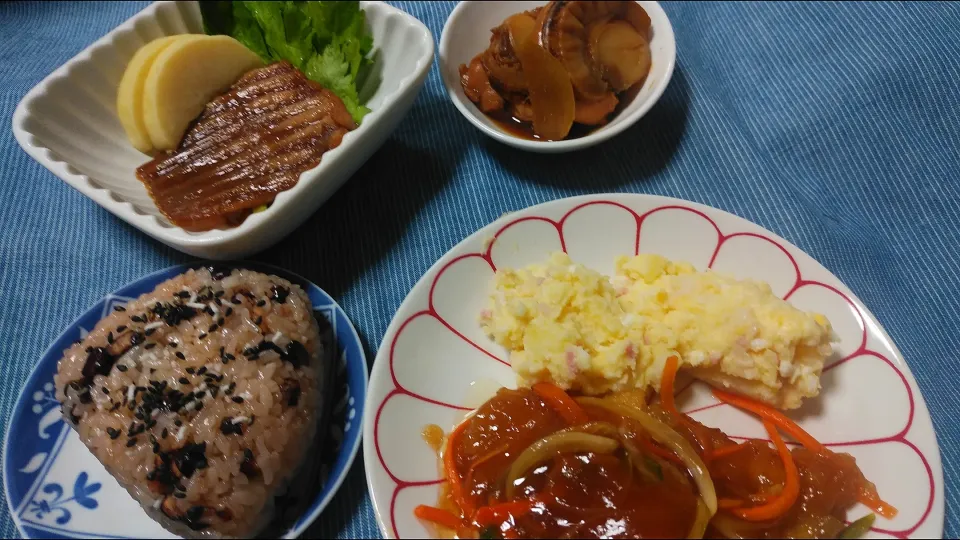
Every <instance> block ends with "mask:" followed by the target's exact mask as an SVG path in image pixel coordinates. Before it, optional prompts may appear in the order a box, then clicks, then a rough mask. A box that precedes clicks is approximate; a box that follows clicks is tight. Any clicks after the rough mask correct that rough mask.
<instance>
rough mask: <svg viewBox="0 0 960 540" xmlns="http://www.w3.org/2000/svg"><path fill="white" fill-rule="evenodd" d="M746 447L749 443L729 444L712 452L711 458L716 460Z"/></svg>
mask: <svg viewBox="0 0 960 540" xmlns="http://www.w3.org/2000/svg"><path fill="white" fill-rule="evenodd" d="M746 447H747V445H745V444H728V445H727V446H721V447H720V448H717V449H715V450H712V451H711V452H710V459H711V460H714V459H719V458H724V457H727V456H731V455H733V454H736V453H737V452H740V451H741V450H743V449H745V448H746Z"/></svg>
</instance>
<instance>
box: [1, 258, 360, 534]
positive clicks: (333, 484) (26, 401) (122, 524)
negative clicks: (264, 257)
mask: <svg viewBox="0 0 960 540" xmlns="http://www.w3.org/2000/svg"><path fill="white" fill-rule="evenodd" d="M200 266H208V265H206V264H202V263H196V264H183V265H179V266H173V267H170V268H167V269H165V270H161V271H159V272H154V273H153V274H150V275H147V276H144V277H142V278H140V279H138V280H136V281H133V282H131V283H128V284H127V285H125V286H123V287H122V288H120V289H119V290H117V291H115V292H114V293H113V294H108V295H107V296H105V297H103V298H102V299H101V300H100V301H99V302H97V303H96V304H94V305H93V306H92V307H91V308H90V309H88V310H87V311H86V312H85V313H84V314H83V315H81V316H80V317H79V318H78V319H77V320H76V321H74V322H73V324H71V325H70V326H68V327H67V328H66V329H65V330H64V331H63V333H62V334H60V337H58V338H57V339H56V340H55V341H54V342H53V343H52V344H51V345H50V347H49V348H48V349H47V350H46V351H45V352H44V353H43V356H42V357H41V358H40V362H39V363H38V364H37V366H36V367H35V368H34V369H33V373H31V374H30V377H29V378H28V379H27V382H26V384H24V387H23V390H22V391H21V393H20V397H19V398H17V403H16V406H15V408H14V411H13V414H12V415H11V418H10V424H9V425H8V426H7V437H6V440H4V444H3V487H4V490H5V493H6V496H7V504H8V505H9V507H10V514H11V515H12V516H13V520H14V522H15V523H16V524H17V527H18V528H19V529H20V533H21V534H22V535H23V536H24V537H25V538H176V536H173V535H172V534H171V533H170V532H168V531H167V530H166V529H164V528H163V527H161V526H160V524H158V523H157V522H156V521H154V520H152V519H150V517H149V516H147V514H146V512H144V511H143V509H141V508H140V505H139V504H137V502H136V501H135V500H134V499H133V497H131V496H130V495H129V494H128V493H127V492H126V490H124V489H123V488H122V487H120V484H119V483H117V481H116V480H114V478H113V477H112V476H110V474H109V473H108V472H107V471H106V469H104V467H103V465H101V464H100V462H99V461H98V460H97V458H96V457H95V456H94V455H93V453H91V452H90V451H89V450H88V449H87V448H86V446H84V444H83V443H82V442H81V441H80V438H79V437H78V436H77V432H76V431H74V430H72V429H70V427H69V426H68V425H67V424H66V423H65V422H64V421H63V415H62V414H61V413H60V404H59V403H58V402H57V400H56V398H55V397H54V388H53V375H54V373H56V371H57V363H58V362H59V361H60V358H61V357H62V356H63V351H64V349H66V348H67V347H69V346H70V345H71V344H72V343H73V342H74V341H76V340H78V339H82V338H83V337H85V336H86V335H87V332H88V331H89V330H90V329H92V328H93V327H94V325H96V324H97V322H98V321H99V320H100V319H102V318H103V317H105V316H106V315H107V314H109V313H110V312H111V311H112V310H113V308H114V307H115V306H118V305H123V304H125V303H127V302H129V301H130V300H132V299H134V298H137V297H138V296H140V295H141V294H144V293H146V292H149V291H152V290H153V289H154V288H156V286H157V285H159V284H160V283H161V282H163V281H166V280H168V279H170V278H172V277H174V276H176V275H178V274H181V273H183V272H185V271H186V270H187V269H188V268H198V267H200ZM216 266H218V267H220V268H225V267H231V266H237V267H244V268H249V269H251V270H257V271H260V272H265V273H268V274H274V275H276V276H280V277H282V278H284V279H286V280H288V281H290V282H292V283H296V284H297V285H299V286H300V287H301V288H302V289H303V290H304V291H305V292H306V293H307V296H309V297H310V301H311V302H312V303H313V310H314V314H315V316H317V317H324V318H325V319H327V321H328V322H329V323H330V324H331V325H332V326H333V333H334V336H335V339H336V344H337V351H336V353H337V354H336V355H335V358H336V360H337V362H338V363H337V365H336V366H335V367H333V366H332V367H331V370H330V371H329V372H328V373H330V374H332V375H333V376H334V377H333V380H332V381H331V385H330V386H329V388H331V389H332V391H333V395H332V396H330V397H329V398H327V399H328V401H327V402H326V405H325V406H328V407H332V410H331V411H330V412H331V414H330V415H329V424H327V427H328V429H329V431H328V433H327V436H325V437H324V438H323V441H322V443H321V444H320V445H319V448H316V449H315V451H314V459H318V460H320V463H319V467H312V468H305V469H304V472H305V473H309V472H310V471H315V472H316V477H314V478H307V480H306V482H307V484H306V491H305V493H307V495H308V496H309V497H310V498H311V500H310V501H309V502H305V501H304V503H303V504H295V501H290V502H291V503H292V504H290V505H288V506H286V508H287V511H283V509H282V508H281V510H280V511H279V512H278V515H277V516H276V518H275V519H274V521H273V522H272V523H271V524H270V526H269V527H268V531H269V532H267V533H265V534H267V535H272V536H274V537H276V536H280V535H282V536H283V537H284V538H296V537H297V536H299V535H300V534H301V533H303V532H304V531H306V530H307V527H309V526H310V525H311V524H312V523H313V522H314V521H316V519H317V518H318V517H319V516H320V513H321V512H323V509H324V508H325V507H326V506H327V504H329V503H330V500H331V499H332V498H333V495H334V494H335V493H336V492H337V489H338V488H339V487H340V484H342V483H343V480H344V479H345V478H346V476H347V473H348V472H349V471H350V465H351V464H352V463H353V460H354V458H355V457H356V455H357V451H358V450H359V449H360V436H361V432H360V430H359V429H358V427H359V426H358V424H359V422H360V418H362V417H363V411H364V408H363V405H364V403H365V400H364V397H365V391H366V386H367V362H366V359H365V356H364V353H363V344H362V343H361V342H360V337H359V336H357V331H356V330H354V328H353V325H352V324H351V323H350V319H348V318H347V314H346V313H344V311H343V309H341V308H340V306H339V305H338V304H337V303H336V302H335V301H334V300H333V299H332V298H331V297H330V296H329V295H328V294H327V293H326V292H324V291H323V290H322V289H321V288H320V287H317V286H316V285H314V284H313V283H311V282H309V281H307V280H306V279H304V278H302V277H300V276H298V275H296V274H293V273H291V272H287V271H285V270H281V269H280V268H276V267H274V266H270V265H266V264H262V263H255V262H251V261H244V262H241V263H218V264H217V265H216ZM288 500H289V498H288ZM285 502H286V501H285ZM277 504H278V507H281V505H282V504H283V503H282V502H278V503H277Z"/></svg>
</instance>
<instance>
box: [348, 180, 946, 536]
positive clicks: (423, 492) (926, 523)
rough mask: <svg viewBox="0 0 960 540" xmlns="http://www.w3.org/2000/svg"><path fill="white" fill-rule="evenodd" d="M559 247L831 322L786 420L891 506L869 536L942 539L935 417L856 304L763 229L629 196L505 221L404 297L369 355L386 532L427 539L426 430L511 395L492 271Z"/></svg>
mask: <svg viewBox="0 0 960 540" xmlns="http://www.w3.org/2000/svg"><path fill="white" fill-rule="evenodd" d="M556 250H564V251H566V252H567V253H569V254H570V256H571V258H573V260H575V261H577V262H580V263H583V264H585V265H587V266H588V267H591V268H593V269H595V270H597V271H600V272H603V273H605V274H608V275H609V274H611V273H612V271H613V261H614V257H615V256H617V255H623V254H630V255H632V254H635V253H659V254H661V255H663V256H666V257H668V258H671V259H674V260H683V261H688V262H690V263H691V264H693V265H695V266H696V267H697V268H700V269H706V268H713V269H716V270H720V271H724V272H727V273H730V274H733V275H735V276H737V277H741V278H758V279H762V280H764V281H766V282H768V283H770V286H771V287H772V289H773V291H774V292H775V293H776V294H778V295H779V296H781V297H783V298H786V299H788V300H789V301H790V302H791V303H792V304H794V305H795V306H797V307H799V308H801V309H806V310H816V311H819V312H821V313H823V314H824V315H826V316H827V317H828V318H829V319H830V320H831V322H832V323H833V325H834V328H835V330H836V332H837V334H838V336H839V340H840V341H839V343H838V345H837V347H836V353H835V356H834V357H832V358H831V359H830V360H829V361H828V367H827V368H825V370H824V373H823V377H822V385H823V390H822V393H821V396H820V397H819V398H818V399H816V400H812V401H810V402H809V403H808V404H807V405H805V406H804V407H803V408H802V409H800V410H799V411H797V412H796V414H792V415H791V416H792V417H793V418H794V419H796V420H797V421H799V422H800V424H801V425H802V426H803V427H804V428H805V429H807V430H808V431H809V432H810V433H811V434H812V435H813V436H814V437H816V438H817V439H819V440H820V441H822V442H824V443H825V444H827V446H830V447H832V448H834V449H836V450H837V451H841V452H848V453H850V454H851V455H853V456H854V457H856V459H857V463H858V464H859V465H860V468H861V469H862V470H863V472H864V474H865V475H866V476H867V478H868V479H870V480H871V481H873V482H874V483H875V484H876V485H877V489H878V490H879V492H880V495H881V496H882V497H883V498H884V499H885V500H887V501H888V502H889V503H891V504H893V505H895V506H896V507H897V508H898V509H899V510H900V513H899V514H898V515H897V516H896V517H895V518H894V519H893V520H886V519H883V518H880V517H878V518H877V521H876V523H875V526H874V528H873V529H872V530H871V533H870V537H873V538H906V537H919V538H931V537H939V536H940V535H942V533H943V508H944V498H943V473H942V470H941V467H940V452H939V449H938V447H937V441H936V436H935V435H934V432H933V424H932V423H931V421H930V415H929V413H928V412H927V407H926V404H925V403H924V401H923V397H922V396H921V395H920V390H919V389H918V387H917V384H916V381H915V380H914V378H913V375H912V374H911V373H910V370H909V368H908V367H907V364H906V362H904V360H903V356H902V355H901V354H900V352H899V351H898V350H897V347H896V345H894V344H893V341H892V340H891V339H890V337H889V336H888V335H887V333H886V332H885V331H884V330H883V329H882V328H881V327H880V324H879V323H878V322H877V320H876V318H874V316H873V315H872V314H871V313H870V312H869V310H867V308H866V307H864V306H863V303H862V302H860V301H859V300H858V299H857V298H856V296H854V295H853V293H852V292H850V290H849V289H848V288H847V287H846V286H844V285H843V283H841V282H840V280H839V279H837V278H836V277H835V276H834V275H833V274H831V273H830V272H829V271H828V270H827V269H826V268H824V267H823V266H821V265H820V264H819V263H817V261H815V260H814V259H813V258H811V257H810V256H809V255H807V254H805V253H804V252H803V251H801V250H800V249H798V248H797V247H796V246H793V245H792V244H790V243H789V242H787V241H786V240H783V239H782V238H780V237H778V236H777V235H775V234H773V233H771V232H770V231H767V230H765V229H763V228H762V227H759V226H757V225H755V224H753V223H750V222H749V221H746V220H744V219H742V218H739V217H736V216H734V215H732V214H728V213H726V212H723V211H720V210H716V209H714V208H710V207H707V206H703V205H699V204H695V203H691V202H687V201H681V200H678V199H670V198H665V197H654V196H650V195H632V194H619V195H595V196H587V197H575V198H570V199H563V200H559V201H553V202H549V203H546V204H541V205H538V206H533V207H531V208H527V209H526V210H522V211H520V212H516V213H512V214H509V215H507V216H504V217H503V218H501V219H499V220H497V221H496V222H494V223H492V224H490V225H488V226H487V227H484V228H483V229H481V230H480V231H478V232H477V233H475V234H473V235H472V236H470V237H469V238H467V239H466V240H464V241H463V242H461V243H460V244H458V245H457V246H456V247H454V248H453V249H452V250H450V251H449V252H448V253H447V254H446V255H444V256H443V257H442V258H441V259H440V260H439V261H437V263H436V264H434V265H433V267H432V268H431V269H430V270H429V271H428V272H427V273H426V275H424V276H423V278H421V279H420V281H419V282H418V283H417V285H416V286H415V287H414V288H413V290H412V291H411V292H410V294H409V295H408V296H407V298H406V300H404V302H403V304H402V305H401V306H400V309H399V310H398V311H397V314H396V316H395V317H394V319H393V322H392V323H391V324H390V327H389V328H388V329H387V333H386V335H385V336H384V339H383V342H382V344H381V346H380V351H379V353H378V354H377V359H376V362H375V364H374V367H373V373H372V375H371V379H370V387H369V389H368V393H367V410H368V411H369V414H367V417H366V419H365V421H364V437H365V438H366V441H367V444H366V445H364V458H365V462H366V470H367V484H368V485H369V488H370V493H371V496H372V498H373V503H374V508H375V511H376V514H377V519H378V522H379V524H380V529H381V530H382V531H383V534H384V535H386V536H388V537H398V538H415V537H424V536H428V535H429V534H430V533H429V531H428V530H427V529H426V528H425V527H424V525H423V524H421V523H420V522H419V520H417V519H416V518H415V517H414V516H413V509H414V507H415V506H417V505H418V504H436V501H437V496H438V493H439V487H440V483H441V480H440V475H439V474H438V467H437V463H436V455H435V454H434V452H433V450H432V449H431V448H429V447H428V446H427V444H426V443H424V442H423V440H422V439H421V435H420V433H421V430H422V429H423V427H424V425H426V424H430V423H433V424H438V425H440V426H441V427H443V428H444V429H446V430H449V429H450V428H451V427H452V426H454V425H455V424H456V423H457V422H458V421H459V420H460V419H462V418H463V416H464V414H465V413H466V412H467V411H469V410H471V409H473V408H475V407H477V406H479V405H480V404H481V403H482V402H483V401H484V400H485V399H487V398H489V397H490V396H492V394H493V391H494V390H495V388H496V386H509V387H514V386H515V378H514V375H513V372H512V371H511V369H510V367H509V365H508V363H507V362H508V360H509V359H508V357H507V354H506V351H504V350H503V349H502V348H501V347H499V346H497V345H496V344H494V343H493V342H492V341H491V340H490V339H488V338H487V337H486V336H485V335H484V333H483V331H482V330H481V329H480V328H479V326H478V323H477V317H478V314H479V313H480V310H481V309H482V308H483V307H484V304H485V303H486V299H487V294H488V291H489V287H490V280H491V278H492V276H493V274H494V271H495V270H496V269H497V268H506V267H513V268H516V267H519V266H523V265H526V264H529V263H533V262H541V261H544V260H545V259H546V257H547V255H548V254H549V253H551V252H553V251H556ZM475 383H476V384H475ZM677 399H678V405H679V406H680V407H681V409H683V410H684V411H686V412H687V413H688V414H692V415H693V417H694V418H696V419H697V420H699V421H701V422H703V423H705V424H707V425H709V426H714V427H718V428H720V429H722V430H723V431H724V432H726V433H727V434H728V435H731V436H734V437H739V438H765V437H766V435H765V433H764V431H763V428H762V427H761V425H760V423H759V422H757V421H755V420H754V419H752V418H751V417H748V416H746V415H745V414H743V413H741V412H739V411H737V410H734V409H732V408H730V407H729V406H727V405H718V404H717V403H716V401H715V400H714V399H713V397H712V395H711V394H710V393H709V392H708V391H707V389H706V387H705V385H701V384H694V385H693V386H691V387H689V388H688V389H684V390H683V391H682V392H681V393H680V395H679V396H678V398H677ZM865 512H866V509H864V508H857V509H854V510H853V511H852V512H851V515H852V516H858V515H862V514H863V513H865Z"/></svg>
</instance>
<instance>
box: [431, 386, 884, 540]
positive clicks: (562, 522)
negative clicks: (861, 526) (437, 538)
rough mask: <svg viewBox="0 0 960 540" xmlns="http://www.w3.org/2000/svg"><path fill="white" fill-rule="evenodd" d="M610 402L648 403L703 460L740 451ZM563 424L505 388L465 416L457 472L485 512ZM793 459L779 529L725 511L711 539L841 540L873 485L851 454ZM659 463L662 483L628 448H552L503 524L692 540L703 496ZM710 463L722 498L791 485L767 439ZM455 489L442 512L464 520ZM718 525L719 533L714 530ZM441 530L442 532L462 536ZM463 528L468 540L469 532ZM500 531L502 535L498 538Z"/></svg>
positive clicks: (641, 435) (630, 426)
mask: <svg viewBox="0 0 960 540" xmlns="http://www.w3.org/2000/svg"><path fill="white" fill-rule="evenodd" d="M609 399H611V400H615V401H617V402H619V403H621V404H626V405H630V406H635V407H641V408H645V409H646V411H647V412H648V413H649V414H651V415H653V416H654V417H655V418H657V419H659V420H660V421H662V422H664V423H666V424H668V425H670V426H671V427H672V428H673V429H675V430H676V431H677V432H678V433H679V434H680V435H681V436H683V437H684V438H685V439H687V440H688V441H689V442H690V443H691V444H692V445H693V447H694V449H696V450H697V451H698V453H701V454H702V449H701V446H700V445H701V443H704V444H705V445H707V446H709V447H710V448H720V447H724V446H729V445H732V444H735V443H734V441H732V440H731V439H730V438H728V437H727V436H726V435H724V434H723V433H722V432H721V431H719V430H717V429H713V428H708V427H705V426H703V425H701V424H699V423H697V422H695V421H693V420H691V419H689V418H688V417H684V422H678V421H676V419H675V418H673V417H672V416H671V415H670V414H668V413H666V412H665V411H663V410H662V409H660V408H659V407H658V406H657V405H649V406H648V405H646V404H645V397H644V394H643V393H642V392H631V393H624V394H618V395H615V396H612V397H611V398H609ZM584 410H585V411H586V412H587V415H588V416H589V418H590V421H591V422H606V423H608V424H607V425H611V424H612V425H614V426H617V429H618V431H619V432H620V433H621V434H622V436H623V437H625V440H626V441H628V442H629V443H631V444H632V445H633V446H634V447H636V448H643V447H644V445H650V444H654V443H653V442H652V440H651V439H649V436H648V435H647V434H646V432H645V431H644V430H643V429H642V428H641V427H640V426H639V424H637V423H636V422H635V421H633V420H632V419H629V418H623V417H620V416H618V415H616V414H614V413H612V412H609V411H607V410H606V409H602V408H596V407H590V406H587V407H584ZM566 427H567V424H566V422H564V421H563V419H562V418H561V417H560V416H559V415H558V414H557V413H556V412H554V410H553V409H551V408H550V407H549V406H548V405H547V404H546V403H545V402H543V401H542V400H541V399H540V397H539V396H537V395H536V394H535V393H533V392H532V391H530V390H526V389H521V390H509V389H501V390H500V391H499V392H498V393H497V395H496V396H495V397H494V398H492V399H491V400H489V401H488V402H487V403H485V404H484V405H483V406H481V407H480V408H479V409H478V410H477V412H476V414H475V415H474V416H472V417H471V418H470V419H469V420H467V425H466V426H465V427H464V429H463V431H462V436H460V437H459V439H458V441H457V442H458V444H457V445H456V446H455V448H454V456H455V462H456V469H457V474H458V476H459V479H460V480H461V483H462V484H463V485H464V487H465V488H466V489H465V491H466V493H467V494H468V495H467V496H468V498H469V501H470V503H471V504H472V505H474V506H476V507H481V506H486V505H493V504H497V503H503V502H507V500H506V492H505V491H506V490H505V487H506V486H505V481H506V476H507V471H508V469H509V468H510V465H511V464H512V463H513V462H514V460H515V459H516V458H517V456H518V455H520V454H521V453H522V452H523V451H524V450H525V449H526V448H527V447H528V446H530V445H531V444H533V443H534V442H536V441H537V440H539V439H541V438H543V437H545V436H547V435H550V434H553V433H555V432H557V431H558V430H561V429H563V428H566ZM428 432H429V434H428ZM424 438H425V440H428V442H429V443H430V444H431V446H432V447H433V446H435V445H436V443H437V440H438V439H437V434H436V430H434V429H433V428H428V429H426V430H424ZM647 447H649V446H647ZM792 454H793V456H794V460H795V462H796V464H797V467H798V469H799V472H800V484H801V492H800V498H799V499H798V501H797V503H796V504H794V506H793V508H792V509H791V510H790V511H789V512H788V513H787V514H786V515H785V516H783V517H782V518H780V519H779V520H777V521H776V522H774V523H756V522H746V521H742V520H739V519H737V518H735V517H733V516H732V515H731V514H728V513H725V512H724V511H723V510H721V511H720V512H719V514H718V515H717V516H715V517H714V519H713V521H711V525H710V526H709V527H708V529H707V537H715V538H720V537H723V533H722V532H721V530H720V529H722V530H726V531H733V533H732V534H738V535H742V536H744V537H754V538H779V537H784V536H789V537H795V538H816V537H820V538H823V537H835V536H836V535H837V533H838V532H839V531H840V530H841V529H842V528H843V527H844V526H845V522H844V521H843V517H844V513H845V511H846V509H848V508H849V507H850V506H852V505H853V504H854V503H855V501H856V498H857V493H858V490H859V489H860V488H861V487H862V486H863V485H865V484H869V483H868V482H867V481H866V480H865V479H864V477H863V475H862V473H861V472H860V470H859V468H857V466H856V462H855V461H854V459H853V458H852V457H850V456H849V455H846V454H829V455H821V454H817V453H815V452H812V451H810V450H806V449H804V448H795V449H794V450H793V451H792ZM645 455H646V454H645ZM652 459H654V460H655V461H657V463H659V467H658V469H659V470H660V471H661V474H660V475H659V478H658V479H651V478H650V476H649V475H646V476H645V475H642V474H638V472H637V469H636V467H635V466H634V465H635V464H632V463H631V461H630V458H629V457H628V456H627V454H626V452H625V451H624V448H623V447H622V446H621V447H620V448H619V449H618V450H617V451H615V452H614V453H612V454H596V453H593V452H566V453H556V454H555V455H553V456H552V459H550V460H549V461H548V462H546V463H545V464H543V465H540V466H537V467H534V468H532V469H531V470H529V471H526V473H525V475H524V476H521V477H520V478H519V479H518V480H517V483H516V490H515V492H514V495H513V496H514V500H531V499H532V500H535V501H538V502H539V503H540V506H538V507H536V508H534V510H533V511H531V512H530V513H528V514H526V515H523V516H520V517H517V518H515V519H514V520H513V522H512V525H511V524H510V522H507V523H506V524H504V525H503V527H504V528H505V530H507V531H508V532H509V533H510V534H512V535H516V537H519V538H601V537H603V538H637V537H640V538H650V537H657V538H666V537H669V538H683V537H686V536H687V534H688V533H689V532H690V529H691V527H692V525H693V523H694V521H695V516H696V507H697V501H698V500H699V494H698V493H697V491H696V489H695V488H694V484H693V482H692V479H691V477H690V475H689V473H688V472H687V471H686V470H685V468H684V467H682V466H679V465H674V464H673V463H671V462H668V461H666V460H663V459H660V458H657V457H653V458H652ZM708 468H709V470H710V475H711V477H712V479H713V482H714V485H715V487H716V491H717V496H718V497H719V498H721V499H723V498H735V499H741V500H746V501H752V502H751V503H750V504H751V505H753V504H760V503H762V498H763V494H767V495H768V496H769V495H773V494H775V493H777V492H779V490H780V489H782V483H783V480H784V469H783V464H782V462H781V461H780V459H779V456H778V455H777V453H776V450H775V449H774V448H772V447H770V446H768V445H767V443H765V442H763V441H751V442H748V443H746V445H745V446H744V447H743V448H742V449H741V450H739V451H737V452H735V453H732V454H728V455H726V456H723V457H720V458H716V459H713V460H710V461H709V462H708ZM655 470H657V469H655ZM448 485H449V484H447V486H448ZM449 493H450V490H449V489H448V488H446V487H445V488H444V489H443V495H442V497H441V501H440V505H439V506H440V507H442V508H446V509H449V510H451V511H453V513H454V514H455V515H461V512H460V509H459V508H458V507H457V506H456V505H455V504H454V503H453V501H452V499H451V498H450V495H449ZM758 495H759V496H758ZM467 517H468V518H469V516H467ZM467 521H469V519H467ZM717 524H719V525H720V527H719V529H718V528H717V527H715V526H714V525H717ZM442 532H443V533H444V534H443V535H444V536H452V535H453V534H454V533H455V531H449V530H446V531H442ZM466 532H468V533H469V532H470V531H466ZM457 533H458V534H459V535H460V536H461V537H463V536H464V535H465V534H464V533H465V531H463V530H461V531H457ZM473 534H474V535H475V531H473ZM488 534H491V533H488ZM492 534H496V535H497V536H498V537H499V536H501V533H500V531H493V532H492Z"/></svg>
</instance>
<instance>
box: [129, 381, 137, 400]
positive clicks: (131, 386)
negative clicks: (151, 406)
mask: <svg viewBox="0 0 960 540" xmlns="http://www.w3.org/2000/svg"><path fill="white" fill-rule="evenodd" d="M136 388H137V387H136V386H134V385H132V384H131V385H130V386H128V387H127V401H128V402H129V401H133V392H134V391H135V390H136Z"/></svg>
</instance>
